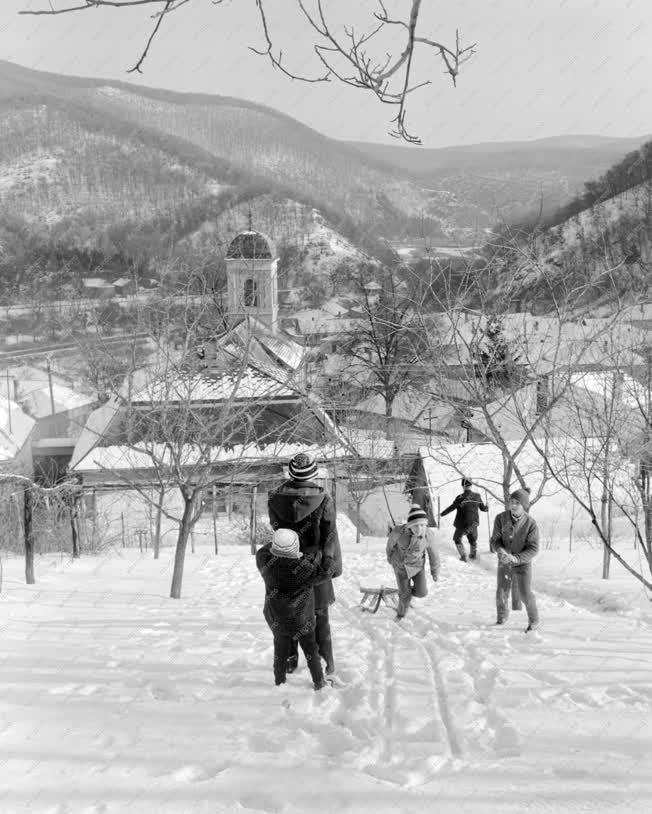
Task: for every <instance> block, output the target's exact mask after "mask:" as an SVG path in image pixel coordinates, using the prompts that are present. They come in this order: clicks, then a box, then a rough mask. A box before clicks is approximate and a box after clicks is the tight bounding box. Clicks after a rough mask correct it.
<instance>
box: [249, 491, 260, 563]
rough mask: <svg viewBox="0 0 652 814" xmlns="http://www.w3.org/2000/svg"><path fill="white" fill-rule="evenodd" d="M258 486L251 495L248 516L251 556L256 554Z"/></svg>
mask: <svg viewBox="0 0 652 814" xmlns="http://www.w3.org/2000/svg"><path fill="white" fill-rule="evenodd" d="M257 494H258V486H257V485H255V486H254V489H253V492H252V493H251V511H250V514H249V546H250V550H251V553H252V554H255V553H256V520H257V518H256V496H257Z"/></svg>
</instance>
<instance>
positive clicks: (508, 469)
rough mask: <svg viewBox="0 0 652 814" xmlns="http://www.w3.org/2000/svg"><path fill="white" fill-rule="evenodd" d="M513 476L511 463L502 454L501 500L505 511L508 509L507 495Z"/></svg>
mask: <svg viewBox="0 0 652 814" xmlns="http://www.w3.org/2000/svg"><path fill="white" fill-rule="evenodd" d="M513 474H514V467H513V465H512V462H511V461H510V460H509V459H508V458H506V457H505V454H504V453H503V500H504V502H505V509H509V494H510V488H511V487H510V484H511V482H512V475H513Z"/></svg>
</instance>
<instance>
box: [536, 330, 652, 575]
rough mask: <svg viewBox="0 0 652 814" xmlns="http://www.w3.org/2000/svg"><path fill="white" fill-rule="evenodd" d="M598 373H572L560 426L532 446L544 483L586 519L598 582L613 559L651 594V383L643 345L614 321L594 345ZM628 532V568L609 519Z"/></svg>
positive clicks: (634, 333) (646, 345)
mask: <svg viewBox="0 0 652 814" xmlns="http://www.w3.org/2000/svg"><path fill="white" fill-rule="evenodd" d="M602 349H603V355H604V359H603V361H602V365H601V369H600V370H597V371H589V372H584V373H576V375H575V376H574V379H573V387H572V388H569V390H568V392H567V393H566V401H567V404H568V407H569V410H568V411H567V412H566V414H565V416H564V423H563V426H559V425H557V426H556V427H555V426H553V427H551V433H550V438H551V441H550V443H549V444H548V446H547V448H546V449H543V448H542V447H541V444H540V443H539V441H538V440H537V439H534V443H535V445H536V446H537V448H538V449H539V452H540V454H541V455H542V457H543V458H544V460H545V463H546V466H547V468H548V471H549V472H550V475H551V477H553V478H554V479H555V481H556V482H557V483H558V484H559V485H560V486H561V487H562V488H563V489H564V490H566V491H567V492H568V493H569V494H571V495H572V497H573V499H574V500H575V501H576V502H577V503H578V504H579V506H581V508H582V509H583V510H584V511H585V512H586V513H587V515H588V517H589V518H590V520H591V523H592V525H593V527H594V529H595V530H596V532H597V534H598V537H599V538H600V540H601V541H602V543H603V546H604V551H605V558H604V564H603V577H604V578H607V577H608V576H609V558H610V557H611V556H613V557H614V558H615V559H616V560H617V561H618V562H619V563H620V564H621V565H622V566H623V568H625V570H626V571H628V572H629V573H630V574H631V575H632V576H634V577H635V578H636V579H638V580H639V581H640V582H642V583H643V584H644V585H645V586H646V587H647V588H648V589H650V590H652V580H650V577H649V575H650V574H652V519H651V518H652V495H651V493H650V471H651V467H650V460H651V446H650V439H651V438H652V396H651V393H652V377H651V373H650V368H651V365H650V358H651V356H652V349H651V348H650V346H649V340H647V342H646V340H645V338H644V337H642V335H641V334H640V332H638V331H636V330H635V329H633V328H632V326H631V325H628V324H627V322H626V321H625V320H624V319H621V320H620V321H619V323H618V324H617V325H615V326H614V327H613V330H612V332H611V335H610V337H609V338H608V339H605V340H604V344H603V346H602ZM616 513H617V514H618V516H619V517H621V518H623V519H624V521H625V524H626V526H628V527H629V528H630V529H631V530H632V531H633V536H634V540H635V543H636V546H637V547H638V549H639V551H640V552H641V554H642V558H643V560H644V562H645V565H646V570H647V575H646V574H644V573H643V569H642V567H641V560H640V559H639V558H638V557H636V558H635V559H634V561H632V562H628V561H627V560H626V559H625V557H624V556H623V554H622V553H621V552H620V551H618V548H617V546H616V544H615V540H614V537H613V521H614V514H616Z"/></svg>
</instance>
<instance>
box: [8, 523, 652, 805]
mask: <svg viewBox="0 0 652 814" xmlns="http://www.w3.org/2000/svg"><path fill="white" fill-rule="evenodd" d="M343 537H344V543H345V544H344V548H345V552H344V553H345V568H346V571H345V575H344V576H343V577H342V578H341V579H339V580H338V581H337V583H336V585H337V595H338V602H337V604H336V605H335V606H334V608H333V612H332V620H333V628H334V638H335V648H336V650H335V652H336V658H337V660H338V671H339V674H340V676H341V678H342V679H343V680H344V681H346V683H347V686H346V687H345V688H343V689H340V690H334V691H331V692H329V693H326V694H325V695H324V694H316V693H314V692H313V691H312V689H311V685H310V681H309V677H308V673H307V671H306V669H305V667H303V668H302V669H301V670H299V671H298V672H297V673H295V674H294V675H292V676H290V678H289V683H288V685H287V688H286V689H285V690H278V689H276V688H275V687H274V685H273V681H272V674H271V658H272V648H271V637H270V635H269V632H268V630H267V628H266V626H265V624H264V621H263V619H262V615H261V605H262V598H263V585H262V581H261V579H260V577H259V575H258V573H257V571H256V569H255V565H254V561H253V558H252V557H251V556H250V555H249V553H248V551H247V549H246V548H245V547H236V546H231V547H229V546H223V547H222V549H221V552H220V555H219V557H215V556H214V555H213V554H212V553H211V551H210V548H209V547H208V546H206V547H205V548H204V547H198V548H197V551H196V553H195V554H190V553H189V555H188V558H187V565H186V573H185V581H184V598H183V599H182V600H180V601H173V600H170V599H168V598H167V594H168V590H169V583H170V572H171V564H172V552H171V550H169V549H168V550H165V551H164V552H163V555H162V560H161V561H159V562H155V561H153V560H152V559H151V553H148V554H145V555H140V554H139V553H138V552H132V551H127V552H126V553H124V552H119V553H115V554H113V555H111V556H107V557H104V558H91V557H87V558H84V559H82V560H81V561H78V562H75V563H72V562H71V561H70V560H69V559H68V558H62V557H59V556H53V555H49V556H44V557H41V558H39V559H38V560H37V579H38V584H37V585H35V586H26V585H25V584H24V582H23V577H22V564H21V562H20V560H17V559H16V560H12V559H10V560H7V559H6V558H5V561H4V583H3V589H2V596H1V597H0V624H1V630H2V633H1V636H0V653H1V656H2V670H1V672H0V685H1V690H0V812H2V814H14V812H15V813H16V814H18V812H21V814H22V813H23V812H28V813H29V814H41V813H42V812H48V814H78V813H79V814H81V813H82V812H85V813H86V814H90V813H91V812H93V814H100V813H102V814H116V813H117V812H138V814H141V813H142V814H149V812H156V814H186V813H187V814H191V813H194V812H202V814H203V813H204V812H205V813H206V814H223V813H225V812H229V814H231V812H248V814H255V812H283V814H299V812H302V814H306V813H308V814H309V813H310V812H313V811H314V812H317V811H319V812H338V814H367V812H369V813H371V812H405V813H406V814H407V813H408V812H409V814H421V813H422V812H423V814H425V812H428V813H429V814H430V813H431V812H438V814H447V813H448V812H455V814H465V813H466V812H474V814H475V812H477V813H478V814H485V812H494V811H495V812H501V814H505V813H506V812H507V813H510V812H527V811H532V812H560V814H561V813H562V812H626V811H627V812H644V811H645V812H648V811H650V810H652V772H650V757H651V756H652V614H651V613H650V608H649V607H648V606H649V605H650V603H649V602H648V601H647V599H646V598H645V597H644V596H643V595H642V593H641V592H640V590H639V589H638V588H637V587H636V586H635V585H634V584H632V582H631V580H628V579H627V578H625V577H624V576H623V575H622V574H621V575H619V574H616V575H615V576H616V582H615V583H614V584H616V585H618V586H619V590H618V593H619V595H623V594H624V595H626V596H628V597H629V599H628V600H627V601H626V602H623V601H622V600H621V602H620V604H618V603H617V602H614V603H609V602H607V603H606V604H604V603H600V602H598V601H597V599H596V596H597V594H596V591H598V589H601V588H604V583H601V581H600V580H599V579H598V578H597V577H599V555H596V552H595V551H594V552H593V553H592V554H591V552H589V554H590V558H591V561H592V562H593V563H594V565H592V566H591V568H593V567H594V566H595V570H596V578H595V579H594V578H593V577H591V576H590V574H589V575H587V579H584V578H583V577H582V573H584V572H585V571H586V568H585V567H584V566H582V567H580V566H581V563H582V561H583V560H586V559H587V556H588V555H586V553H585V554H582V553H581V552H576V553H575V555H572V554H571V556H570V558H569V556H568V555H567V554H565V553H562V552H560V551H544V552H542V554H541V555H540V557H539V558H538V561H537V573H538V575H539V576H538V577H537V583H536V586H537V588H538V595H539V603H540V608H541V615H542V619H543V622H544V630H543V633H542V635H540V636H535V637H533V638H532V637H530V636H525V635H524V634H523V633H522V629H523V627H524V624H525V620H524V615H523V613H522V612H521V613H513V614H512V617H511V619H510V621H509V624H508V626H507V627H506V628H499V629H495V628H491V627H490V626H489V624H490V623H491V622H492V621H493V619H494V606H493V593H494V579H495V575H494V572H493V562H492V561H493V558H492V557H491V555H489V554H486V553H483V554H482V561H481V562H480V563H477V564H474V565H464V564H462V563H460V562H459V561H458V560H457V559H456V558H455V557H454V556H453V548H452V545H451V543H450V540H449V538H448V535H447V534H445V535H444V534H442V536H441V538H440V539H441V540H442V542H441V546H440V547H441V551H442V553H443V564H442V574H441V580H440V583H438V584H437V585H434V586H432V590H431V592H430V595H429V596H428V597H427V598H426V599H422V600H417V601H415V607H414V610H413V613H412V614H411V616H409V617H408V618H407V619H406V620H405V621H404V622H403V623H401V624H400V625H399V624H397V623H396V622H395V621H393V614H392V613H391V612H390V611H389V609H388V608H382V609H381V610H380V611H379V612H378V614H377V615H375V616H373V615H370V614H363V613H361V612H360V611H359V609H358V607H357V605H358V601H359V598H360V594H359V590H358V589H359V585H360V584H366V583H371V584H374V583H375V584H381V583H385V584H392V575H391V572H390V571H389V568H388V566H387V565H386V564H385V562H384V558H383V555H382V545H383V541H382V540H365V541H364V542H363V543H362V544H361V545H359V546H357V547H356V546H355V544H354V543H353V542H352V539H351V534H350V531H349V530H347V531H346V533H345V534H344V535H343ZM596 563H597V565H595V564H596ZM431 585H432V583H431ZM612 590H613V589H612V588H611V587H610V588H609V591H612ZM547 591H550V592H547ZM613 593H614V596H615V595H616V591H613ZM320 695H321V697H320ZM284 699H286V700H288V701H289V706H288V705H284V703H283V700H284Z"/></svg>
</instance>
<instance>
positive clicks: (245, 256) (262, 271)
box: [226, 214, 278, 332]
mask: <svg viewBox="0 0 652 814" xmlns="http://www.w3.org/2000/svg"><path fill="white" fill-rule="evenodd" d="M277 267H278V258H277V257H276V250H275V247H274V244H273V243H272V241H271V240H269V238H267V237H266V236H265V235H263V234H262V233H261V232H256V231H254V230H253V229H252V224H251V214H250V215H249V229H248V230H247V231H246V232H240V233H239V234H237V235H236V236H235V237H234V238H233V240H232V241H231V244H230V245H229V248H228V250H227V253H226V275H227V306H228V316H229V317H232V318H237V317H241V316H247V315H252V316H255V317H256V318H257V319H260V320H261V321H262V322H265V323H266V324H267V325H268V326H269V327H270V328H271V330H272V331H274V332H276V329H277V323H278V276H277Z"/></svg>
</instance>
